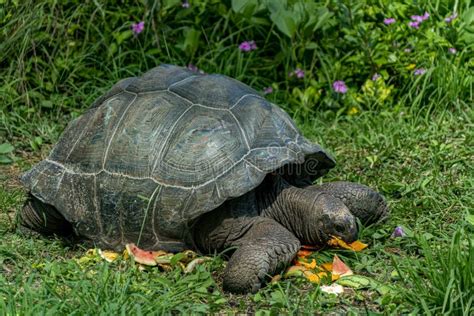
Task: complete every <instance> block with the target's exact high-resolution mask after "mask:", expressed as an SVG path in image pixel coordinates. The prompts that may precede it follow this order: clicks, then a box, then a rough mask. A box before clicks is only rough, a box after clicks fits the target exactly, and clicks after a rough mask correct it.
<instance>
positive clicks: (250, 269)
mask: <svg viewBox="0 0 474 316" xmlns="http://www.w3.org/2000/svg"><path fill="white" fill-rule="evenodd" d="M194 240H195V243H196V246H197V247H198V248H199V250H201V251H204V252H208V253H212V252H215V251H222V250H224V249H226V248H229V247H237V250H236V251H235V252H234V254H233V255H232V256H231V258H230V260H229V262H228V264H227V267H226V269H225V271H224V284H223V287H224V290H225V291H229V292H233V293H248V292H256V291H257V290H258V289H260V287H261V286H262V284H264V283H265V279H266V277H267V276H268V275H272V274H273V273H275V271H276V270H277V268H278V267H279V266H283V265H286V264H288V263H290V262H291V260H292V259H293V258H294V256H295V255H296V253H297V252H298V249H299V248H300V242H299V240H298V239H297V238H296V237H295V236H294V235H293V234H292V233H291V232H290V231H289V230H287V229H286V228H285V227H283V226H282V225H280V224H279V223H277V222H276V221H275V220H273V219H271V218H266V217H260V216H256V217H231V216H230V217H226V216H225V215H223V213H222V212H221V213H219V212H211V213H208V214H206V215H204V216H203V218H201V219H200V220H199V222H198V223H197V225H196V226H195V230H194Z"/></svg>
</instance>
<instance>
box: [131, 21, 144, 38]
mask: <svg viewBox="0 0 474 316" xmlns="http://www.w3.org/2000/svg"><path fill="white" fill-rule="evenodd" d="M144 29H145V22H143V21H140V22H138V23H132V32H133V34H135V35H138V34H140V33H141V32H143V30H144Z"/></svg>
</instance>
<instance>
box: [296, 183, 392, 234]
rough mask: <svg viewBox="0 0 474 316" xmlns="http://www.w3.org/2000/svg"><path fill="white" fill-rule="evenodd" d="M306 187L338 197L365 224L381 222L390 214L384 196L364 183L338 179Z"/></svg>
mask: <svg viewBox="0 0 474 316" xmlns="http://www.w3.org/2000/svg"><path fill="white" fill-rule="evenodd" d="M305 189H307V190H311V191H312V192H315V193H316V192H325V193H327V194H330V195H332V196H334V197H335V198H338V199H339V200H341V201H342V202H343V203H344V204H345V205H346V206H347V208H349V210H350V212H351V213H352V214H353V215H354V216H356V217H357V218H359V220H360V221H361V223H362V224H364V225H369V224H373V223H376V222H379V221H381V220H383V219H385V218H386V217H387V216H388V212H389V209H388V205H387V202H386V201H385V199H384V198H383V196H382V195H381V194H380V193H378V192H376V191H374V190H372V189H371V188H369V187H368V186H365V185H363V184H359V183H353V182H347V181H336V182H329V183H324V184H322V185H312V186H309V187H306V188H305Z"/></svg>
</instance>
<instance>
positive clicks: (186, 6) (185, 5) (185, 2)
mask: <svg viewBox="0 0 474 316" xmlns="http://www.w3.org/2000/svg"><path fill="white" fill-rule="evenodd" d="M181 6H182V7H183V8H185V9H187V8H189V2H188V0H184V1H183V2H182V3H181Z"/></svg>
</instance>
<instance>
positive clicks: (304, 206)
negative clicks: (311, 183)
mask: <svg viewBox="0 0 474 316" xmlns="http://www.w3.org/2000/svg"><path fill="white" fill-rule="evenodd" d="M269 180H270V181H268V180H267V179H266V181H265V183H264V184H263V186H262V187H261V188H260V189H259V192H258V194H257V201H258V206H259V211H260V215H261V216H264V217H270V218H272V219H274V220H275V221H277V222H278V223H280V224H281V225H283V226H284V227H285V228H287V229H288V230H289V231H291V232H292V233H293V234H294V235H295V236H296V237H297V238H298V239H300V240H301V241H302V242H304V241H307V240H309V239H311V238H310V232H307V231H306V230H305V229H304V227H307V226H308V225H305V221H306V220H307V217H308V216H307V215H308V214H309V213H310V210H311V208H312V203H313V201H314V194H313V198H311V196H309V195H308V194H309V193H310V192H308V191H307V190H305V189H301V188H297V187H294V186H292V185H291V184H289V183H288V182H287V181H285V180H284V179H283V178H282V177H280V176H272V179H269Z"/></svg>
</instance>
